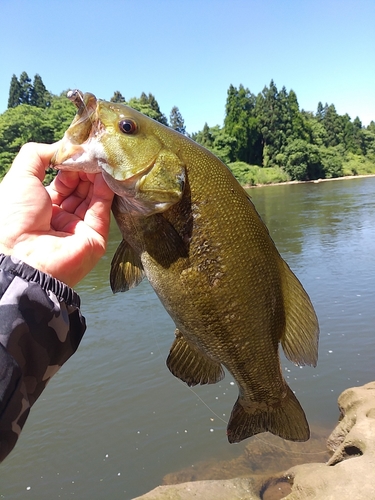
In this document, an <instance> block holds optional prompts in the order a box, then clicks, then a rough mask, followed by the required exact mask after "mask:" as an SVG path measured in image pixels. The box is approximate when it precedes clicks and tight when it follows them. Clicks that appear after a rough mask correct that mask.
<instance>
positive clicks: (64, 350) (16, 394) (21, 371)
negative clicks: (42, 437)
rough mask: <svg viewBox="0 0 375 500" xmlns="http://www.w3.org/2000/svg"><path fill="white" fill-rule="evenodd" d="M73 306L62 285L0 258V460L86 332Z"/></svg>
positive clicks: (70, 294)
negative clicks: (48, 383) (47, 386)
mask: <svg viewBox="0 0 375 500" xmlns="http://www.w3.org/2000/svg"><path fill="white" fill-rule="evenodd" d="M79 307H80V299H79V296H78V295H77V294H76V293H75V292H74V291H73V290H72V289H71V288H69V287H68V286H66V285H65V284H64V283H62V282H61V281H58V280H56V279H54V278H52V277H51V276H49V275H47V274H44V273H42V272H41V271H38V270H36V269H34V268H32V267H30V266H28V265H27V264H25V263H23V262H21V261H19V260H17V259H15V258H12V257H10V256H5V255H2V254H0V461H2V460H4V458H5V457H6V456H7V455H8V454H9V453H10V451H11V450H12V449H13V448H14V446H15V444H16V441H17V439H18V436H19V435H20V432H21V430H22V427H23V425H24V423H25V420H26V418H27V416H28V414H29V411H30V408H31V406H32V405H33V404H34V403H35V401H36V400H37V399H38V397H39V396H40V394H41V392H42V391H43V389H44V388H45V386H46V384H47V382H48V381H49V379H50V378H51V377H52V375H54V374H55V373H56V372H57V371H58V369H59V368H60V367H61V366H62V364H63V363H65V361H66V360H67V359H68V358H69V357H70V356H71V355H72V354H73V353H74V352H75V351H76V349H77V348H78V345H79V343H80V341H81V339H82V336H83V334H84V332H85V329H86V324H85V319H84V318H83V317H82V316H81V313H80V309H79Z"/></svg>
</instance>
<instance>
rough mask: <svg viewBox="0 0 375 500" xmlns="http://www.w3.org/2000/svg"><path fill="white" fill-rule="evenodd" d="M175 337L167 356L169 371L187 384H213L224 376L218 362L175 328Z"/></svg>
mask: <svg viewBox="0 0 375 500" xmlns="http://www.w3.org/2000/svg"><path fill="white" fill-rule="evenodd" d="M175 335H176V338H175V341H174V342H173V344H172V347H171V350H170V352H169V356H168V358H167V367H168V369H169V371H170V372H171V373H172V374H173V375H174V376H175V377H177V378H179V379H180V380H182V381H183V382H186V383H187V384H188V385H189V386H193V385H197V384H215V383H216V382H219V380H222V379H223V378H224V370H223V368H222V366H221V364H220V363H218V362H216V361H213V360H212V359H210V358H209V357H207V356H206V355H205V354H203V353H202V352H201V351H200V350H199V349H198V348H197V347H195V346H194V345H192V344H191V343H189V342H188V341H187V340H186V339H185V338H184V337H183V336H182V334H181V332H180V331H179V330H178V329H176V332H175Z"/></svg>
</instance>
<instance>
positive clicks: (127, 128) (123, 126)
mask: <svg viewBox="0 0 375 500" xmlns="http://www.w3.org/2000/svg"><path fill="white" fill-rule="evenodd" d="M118 126H119V128H120V130H121V132H123V133H124V134H135V133H136V132H137V128H138V127H137V124H136V122H135V121H134V120H130V119H129V118H126V119H125V120H121V121H120V122H119V124H118Z"/></svg>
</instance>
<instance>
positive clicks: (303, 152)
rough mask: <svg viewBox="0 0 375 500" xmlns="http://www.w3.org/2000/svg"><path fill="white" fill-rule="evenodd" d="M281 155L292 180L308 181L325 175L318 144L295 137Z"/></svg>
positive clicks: (284, 167)
mask: <svg viewBox="0 0 375 500" xmlns="http://www.w3.org/2000/svg"><path fill="white" fill-rule="evenodd" d="M281 156H282V160H283V163H284V164H283V165H282V167H283V169H284V170H285V172H287V173H288V174H289V175H290V177H291V179H292V180H297V181H308V180H312V179H319V178H323V177H325V175H324V171H323V165H322V161H321V156H320V149H319V148H318V146H315V145H313V144H309V143H308V142H306V141H304V140H302V139H295V140H294V141H292V142H291V143H289V144H288V145H287V146H286V147H285V149H284V154H283V155H281Z"/></svg>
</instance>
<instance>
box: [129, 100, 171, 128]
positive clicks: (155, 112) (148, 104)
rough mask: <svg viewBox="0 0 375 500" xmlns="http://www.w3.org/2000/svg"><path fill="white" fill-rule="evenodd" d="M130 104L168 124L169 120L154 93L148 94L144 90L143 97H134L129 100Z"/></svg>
mask: <svg viewBox="0 0 375 500" xmlns="http://www.w3.org/2000/svg"><path fill="white" fill-rule="evenodd" d="M127 104H128V106H130V107H131V108H134V109H136V110H137V111H139V112H141V113H143V114H144V115H146V116H149V117H150V118H153V119H154V120H156V121H158V122H160V123H162V124H163V125H168V120H167V118H166V117H165V115H163V113H162V112H161V111H160V108H159V104H158V102H157V100H156V99H155V97H154V96H153V95H152V94H148V95H146V94H145V93H144V92H142V94H141V97H140V98H137V97H132V98H131V99H129V101H128V102H127Z"/></svg>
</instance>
